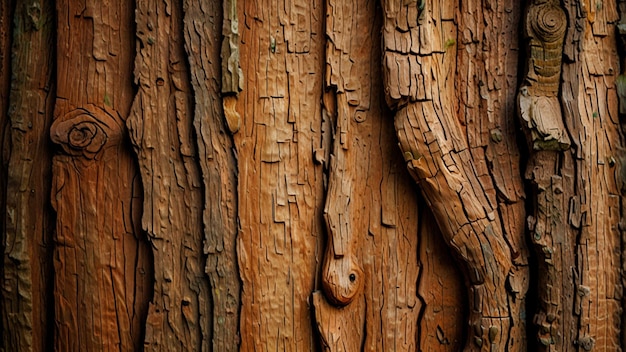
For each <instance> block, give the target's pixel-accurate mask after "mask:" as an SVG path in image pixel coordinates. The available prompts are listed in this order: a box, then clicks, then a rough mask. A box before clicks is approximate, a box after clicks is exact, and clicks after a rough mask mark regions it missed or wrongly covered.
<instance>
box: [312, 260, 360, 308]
mask: <svg viewBox="0 0 626 352" xmlns="http://www.w3.org/2000/svg"><path fill="white" fill-rule="evenodd" d="M322 284H323V287H324V293H325V294H326V298H327V299H328V300H329V301H330V302H332V303H333V304H335V305H338V306H345V305H347V304H349V303H350V302H352V301H353V300H354V298H355V297H356V296H357V295H358V293H359V292H361V288H362V287H363V270H361V268H360V267H359V265H357V264H356V262H355V260H354V259H351V258H350V257H349V256H346V257H340V258H334V257H333V258H328V256H327V258H326V263H325V270H324V276H323V280H322Z"/></svg>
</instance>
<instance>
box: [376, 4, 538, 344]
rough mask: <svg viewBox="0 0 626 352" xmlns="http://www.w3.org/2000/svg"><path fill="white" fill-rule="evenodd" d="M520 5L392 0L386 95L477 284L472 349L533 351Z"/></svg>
mask: <svg viewBox="0 0 626 352" xmlns="http://www.w3.org/2000/svg"><path fill="white" fill-rule="evenodd" d="M515 6H518V5H517V3H516V2H506V1H505V2H498V3H497V4H496V3H494V4H492V6H486V7H483V5H482V3H481V2H480V1H469V2H463V3H462V4H460V5H458V4H456V3H454V2H438V1H423V2H419V3H418V2H417V1H413V2H408V3H406V2H400V1H384V2H383V15H384V24H383V50H384V58H383V67H384V70H383V74H384V78H385V96H386V99H387V102H388V104H389V105H390V106H391V107H392V108H393V109H394V110H396V117H395V126H396V130H397V133H398V138H399V140H400V147H401V148H402V151H403V153H404V158H405V160H406V162H407V166H408V168H409V171H410V172H411V174H412V176H413V178H414V179H415V180H416V182H418V183H419V185H420V188H421V191H422V193H423V194H424V197H425V198H426V201H427V202H428V204H429V205H430V207H431V208H432V210H433V213H434V215H435V219H436V220H437V223H438V224H439V226H440V229H441V231H442V235H443V237H444V238H445V240H446V241H447V242H448V244H449V245H450V246H451V247H452V248H453V250H454V252H455V253H456V255H457V256H458V258H459V259H460V263H461V268H462V271H463V272H464V275H465V279H466V283H467V284H468V296H469V297H468V298H469V299H468V302H467V303H468V306H469V310H470V312H469V319H468V320H469V322H468V326H467V341H466V344H465V350H466V351H479V350H481V351H488V350H491V349H494V348H495V349H502V350H504V349H506V350H509V351H523V350H525V348H526V343H525V321H524V319H523V316H524V315H525V313H524V310H525V296H526V291H527V282H528V269H527V265H526V264H527V263H526V260H527V259H526V258H527V253H526V249H525V242H524V231H523V230H524V227H523V216H524V203H523V202H522V200H521V197H522V196H523V188H522V185H521V179H520V177H519V175H518V173H517V172H516V170H518V164H519V160H518V159H519V155H518V154H517V151H516V149H515V140H514V132H513V125H512V122H511V121H510V119H509V116H512V115H513V112H514V110H513V109H514V106H513V105H512V104H510V103H509V102H510V101H511V97H512V96H513V94H514V92H515V85H514V82H513V81H512V80H510V78H509V77H515V75H516V70H517V62H516V60H515V59H516V56H515V55H514V52H513V50H515V47H516V44H517V41H516V37H515V35H514V33H515V32H514V31H512V30H507V27H508V26H510V27H508V28H511V29H512V28H516V23H518V18H517V15H516V14H517V13H518V11H516V10H514V9H515ZM457 80H458V81H460V82H461V84H460V85H459V86H458V87H460V89H457V86H456V85H455V84H454V83H453V82H455V81H457Z"/></svg>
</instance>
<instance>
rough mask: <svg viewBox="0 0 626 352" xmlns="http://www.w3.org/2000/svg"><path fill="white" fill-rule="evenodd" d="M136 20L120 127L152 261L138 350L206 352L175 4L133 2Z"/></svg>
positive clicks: (195, 185) (207, 309) (189, 109)
mask: <svg viewBox="0 0 626 352" xmlns="http://www.w3.org/2000/svg"><path fill="white" fill-rule="evenodd" d="M135 21H136V23H137V34H138V41H137V57H136V59H135V80H136V83H137V85H138V86H139V91H138V93H137V95H136V97H135V100H134V102H133V106H132V109H131V115H130V117H129V119H128V121H127V125H128V129H129V131H130V136H131V140H132V142H133V144H134V146H135V151H136V153H137V156H138V158H139V166H140V170H141V177H142V181H143V189H144V194H143V199H144V206H143V217H142V222H141V223H142V227H143V229H144V230H145V231H146V232H147V234H148V238H149V241H150V244H151V247H152V255H153V258H154V288H153V298H152V301H151V302H150V308H149V312H148V317H147V321H146V337H145V342H144V345H145V348H146V349H149V350H155V351H157V350H158V351H172V350H178V351H201V350H202V351H206V350H209V348H210V343H211V330H210V327H211V323H212V321H211V319H209V317H210V316H211V308H212V307H211V297H210V290H209V282H208V280H207V277H206V275H205V272H204V266H205V260H204V252H203V249H202V248H203V240H204V236H203V231H202V229H203V226H202V224H203V223H202V213H203V195H202V188H201V187H202V180H201V177H200V169H199V167H198V164H197V161H196V160H197V151H196V144H195V142H194V140H193V137H194V134H193V116H194V113H193V105H192V103H193V100H192V92H191V85H190V83H189V79H188V77H189V68H188V66H187V61H186V59H185V51H184V39H183V36H182V33H183V31H182V29H183V13H182V4H181V3H177V4H167V3H166V2H160V1H157V2H154V1H138V2H137V10H136V11H135Z"/></svg>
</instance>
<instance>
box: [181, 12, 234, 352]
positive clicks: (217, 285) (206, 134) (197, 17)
mask: <svg viewBox="0 0 626 352" xmlns="http://www.w3.org/2000/svg"><path fill="white" fill-rule="evenodd" d="M183 6H184V8H185V18H184V34H185V49H186V52H187V57H188V59H189V67H190V75H191V85H192V88H193V96H194V107H195V109H194V113H193V125H194V129H195V132H196V134H195V136H196V137H195V140H196V143H197V145H198V161H199V163H200V168H201V171H202V184H203V190H204V191H203V192H204V198H203V204H204V210H203V215H202V220H203V226H204V227H203V228H204V248H203V254H205V255H207V259H206V261H207V262H206V266H205V272H206V274H208V276H209V283H210V286H211V298H212V304H213V317H212V318H207V319H208V320H211V319H212V322H211V324H212V326H213V331H212V347H213V351H237V350H238V347H239V342H240V338H239V309H240V308H239V307H240V302H241V298H240V294H241V293H240V292H241V283H240V281H239V271H238V266H237V253H236V237H237V232H238V206H237V201H238V199H237V159H236V157H235V153H234V149H233V141H232V137H231V136H230V134H229V133H228V132H227V130H226V126H225V119H224V113H223V111H222V102H221V101H220V100H221V99H220V81H219V77H220V73H221V71H220V62H221V59H220V47H219V41H220V40H221V28H220V27H219V24H220V21H221V19H222V18H221V7H222V6H223V5H222V4H221V2H220V1H217V0H189V1H185V2H184V3H183Z"/></svg>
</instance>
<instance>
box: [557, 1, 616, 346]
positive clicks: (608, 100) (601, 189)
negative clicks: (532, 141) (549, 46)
mask: <svg viewBox="0 0 626 352" xmlns="http://www.w3.org/2000/svg"><path fill="white" fill-rule="evenodd" d="M564 4H565V6H564V8H565V11H566V14H567V18H568V23H567V28H568V30H567V33H566V36H565V46H564V56H563V73H562V80H563V83H562V84H561V104H562V106H563V116H564V122H565V126H567V130H568V134H569V136H570V138H571V141H572V148H571V150H570V151H569V152H565V153H564V161H563V162H562V166H561V168H560V170H558V169H557V173H558V172H561V173H562V174H563V175H564V177H563V178H564V185H563V189H564V194H566V195H568V198H569V199H568V200H569V209H568V213H567V221H568V227H567V229H568V232H569V234H571V235H569V236H568V238H570V239H574V240H575V242H574V243H573V245H572V246H573V248H574V253H575V257H574V258H575V269H574V270H573V277H572V279H571V280H573V284H574V294H573V295H574V305H573V309H572V310H571V311H568V314H569V315H570V316H571V317H572V318H573V319H574V321H575V323H574V324H571V323H568V324H567V326H572V325H573V326H575V327H576V331H575V333H574V336H573V338H570V339H568V340H566V341H567V342H566V343H565V344H564V346H563V348H562V350H575V349H578V350H580V349H581V348H582V349H584V350H591V349H593V350H594V351H598V350H600V351H619V350H621V348H620V329H621V321H620V315H621V314H620V311H621V310H622V309H623V307H622V306H621V302H622V296H623V284H622V282H621V280H620V268H619V266H618V264H617V263H619V262H620V253H619V248H621V247H623V243H620V238H621V236H620V229H619V228H618V226H617V224H618V223H620V220H619V219H620V213H621V211H620V208H621V204H620V203H621V197H620V188H621V187H623V186H621V184H623V182H624V181H623V180H624V176H623V174H622V173H621V172H620V170H621V168H622V163H623V161H619V157H617V156H618V155H622V153H623V150H624V149H623V148H624V139H623V135H622V134H621V133H620V129H619V117H618V106H617V105H618V104H617V100H618V99H617V92H616V89H615V87H616V78H617V72H619V70H618V69H617V67H619V61H618V56H617V51H616V47H615V42H616V38H615V35H616V31H615V23H616V22H617V20H618V13H617V4H616V2H615V1H606V2H603V3H601V4H600V3H594V2H586V1H583V2H572V1H566V2H565V3H564ZM618 185H619V186H618ZM568 285H569V284H568ZM621 347H622V348H623V347H624V346H621Z"/></svg>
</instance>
